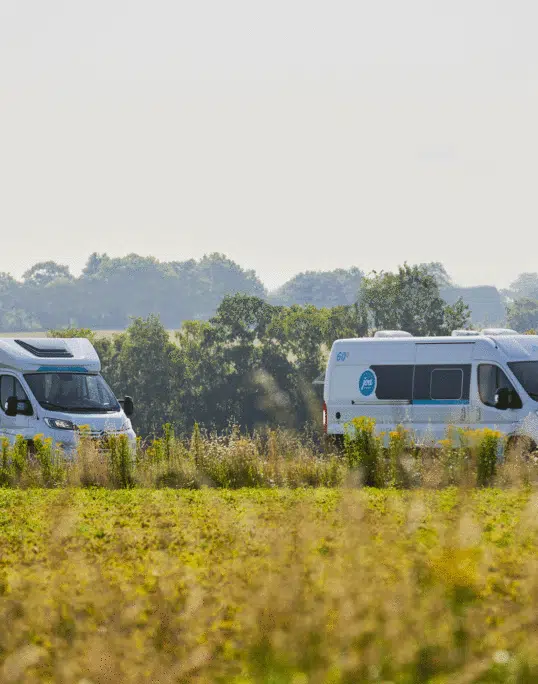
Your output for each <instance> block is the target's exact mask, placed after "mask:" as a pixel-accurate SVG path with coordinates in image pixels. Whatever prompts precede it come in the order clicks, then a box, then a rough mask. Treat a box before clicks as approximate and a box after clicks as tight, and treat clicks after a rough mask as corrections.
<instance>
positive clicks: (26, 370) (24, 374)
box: [0, 337, 136, 453]
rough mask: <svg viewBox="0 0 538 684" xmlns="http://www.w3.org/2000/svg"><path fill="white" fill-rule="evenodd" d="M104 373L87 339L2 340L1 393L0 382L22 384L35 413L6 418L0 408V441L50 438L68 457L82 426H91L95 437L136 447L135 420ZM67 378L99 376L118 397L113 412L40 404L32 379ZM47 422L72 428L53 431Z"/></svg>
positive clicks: (2, 408)
mask: <svg viewBox="0 0 538 684" xmlns="http://www.w3.org/2000/svg"><path fill="white" fill-rule="evenodd" d="M100 370H101V362H100V360H99V357H98V355H97V352H96V351H95V349H94V347H93V345H92V344H91V342H90V341H89V340H88V339H85V338H35V337H34V338H17V339H6V338H3V339H1V338H0V392H1V390H2V386H3V385H2V383H4V382H6V383H7V384H9V382H10V379H11V378H13V379H14V381H16V382H17V383H19V384H18V385H17V387H20V388H22V391H23V392H24V395H25V399H26V400H27V401H28V402H29V403H30V406H31V412H32V415H23V414H18V415H16V416H8V415H7V414H6V412H5V406H3V405H0V439H1V438H7V439H8V440H9V441H10V442H14V440H15V439H16V437H17V435H21V436H22V437H24V439H27V440H30V439H32V438H33V437H35V436H37V435H42V436H43V438H44V439H47V438H51V439H52V441H53V443H54V444H57V445H60V446H62V447H63V449H64V450H65V451H66V452H67V453H69V452H71V451H73V450H74V449H75V448H76V446H77V444H78V441H79V434H78V428H80V427H81V426H87V427H88V428H89V431H90V434H91V435H92V436H93V437H95V438H99V437H102V436H104V435H105V434H125V435H126V436H127V438H128V440H129V443H130V445H131V446H132V447H134V446H135V445H136V435H135V433H134V431H133V429H132V426H131V421H130V420H129V419H128V418H127V416H126V415H125V413H124V411H123V409H122V408H121V406H120V405H119V403H118V402H117V399H116V398H115V397H114V395H113V394H112V392H111V390H110V388H108V386H107V385H106V383H104V380H103V379H102V377H101V376H100V374H99V371H100ZM62 374H64V375H63V376H62ZM65 374H68V375H70V376H72V375H74V374H76V375H80V376H98V381H99V382H101V381H102V382H103V383H104V385H105V386H106V389H107V391H108V392H109V393H110V394H109V396H110V397H111V398H113V399H114V406H112V407H111V409H110V410H108V409H107V408H106V406H95V408H94V409H91V410H90V409H89V408H88V409H82V410H77V411H75V410H72V411H69V410H62V408H61V405H58V406H56V407H55V410H52V409H51V408H50V406H48V404H49V402H45V401H43V400H42V401H41V403H40V401H39V400H38V398H37V397H36V395H35V393H34V392H33V391H32V388H31V386H30V384H29V382H28V379H29V378H30V379H31V378H33V377H36V376H41V377H40V378H38V379H40V380H43V378H44V377H46V376H49V377H51V378H52V377H54V378H58V377H60V376H61V377H63V378H64V379H65V377H66V375H65ZM94 379H95V378H94ZM4 398H5V397H4ZM1 403H2V402H0V404H1ZM116 408H117V410H115V409H116ZM97 409H100V410H97ZM47 419H49V420H50V419H53V420H54V421H60V422H61V421H68V422H69V423H72V425H73V426H74V429H59V428H53V427H51V426H50V425H48V424H47Z"/></svg>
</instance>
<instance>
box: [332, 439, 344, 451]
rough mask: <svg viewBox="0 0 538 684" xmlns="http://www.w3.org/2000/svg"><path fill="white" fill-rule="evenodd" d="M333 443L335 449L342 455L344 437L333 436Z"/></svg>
mask: <svg viewBox="0 0 538 684" xmlns="http://www.w3.org/2000/svg"><path fill="white" fill-rule="evenodd" d="M334 443H335V445H336V449H337V450H338V451H339V452H340V453H342V452H343V451H344V435H335V436H334Z"/></svg>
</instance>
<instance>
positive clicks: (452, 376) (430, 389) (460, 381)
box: [413, 364, 471, 401]
mask: <svg viewBox="0 0 538 684" xmlns="http://www.w3.org/2000/svg"><path fill="white" fill-rule="evenodd" d="M470 386H471V364H462V365H459V364H450V365H448V364H447V365H435V366H433V365H417V366H415V381H414V385H413V400H417V401H468V400H469V389H470Z"/></svg>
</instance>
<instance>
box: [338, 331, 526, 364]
mask: <svg viewBox="0 0 538 684" xmlns="http://www.w3.org/2000/svg"><path fill="white" fill-rule="evenodd" d="M417 344H421V345H422V344H447V345H448V344H455V345H459V346H460V347H461V345H470V344H472V345H476V344H480V345H481V348H482V349H484V348H486V349H487V348H489V349H490V350H491V351H494V352H495V353H497V351H495V350H500V351H501V352H502V353H503V354H505V355H506V357H507V358H508V359H510V360H513V361H524V360H538V335H498V336H497V335H484V334H479V335H472V336H469V337H452V336H451V337H445V336H439V337H392V338H391V337H375V338H374V337H350V338H346V339H341V340H335V342H334V344H333V349H336V350H337V349H338V348H339V347H341V346H346V347H348V348H349V347H350V346H351V347H353V346H355V345H371V346H372V347H374V348H378V349H382V348H385V349H387V348H388V349H390V348H392V349H394V348H398V347H399V348H400V349H402V348H405V347H407V346H408V345H417ZM389 345H390V346H389Z"/></svg>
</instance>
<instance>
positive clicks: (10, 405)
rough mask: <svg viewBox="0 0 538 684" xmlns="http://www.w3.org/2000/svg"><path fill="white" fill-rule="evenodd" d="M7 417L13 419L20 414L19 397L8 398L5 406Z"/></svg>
mask: <svg viewBox="0 0 538 684" xmlns="http://www.w3.org/2000/svg"><path fill="white" fill-rule="evenodd" d="M4 408H5V410H6V416H10V417H11V418H13V417H14V416H16V415H17V413H18V408H19V400H18V399H17V397H8V399H7V401H6V405H5V407H4Z"/></svg>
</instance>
